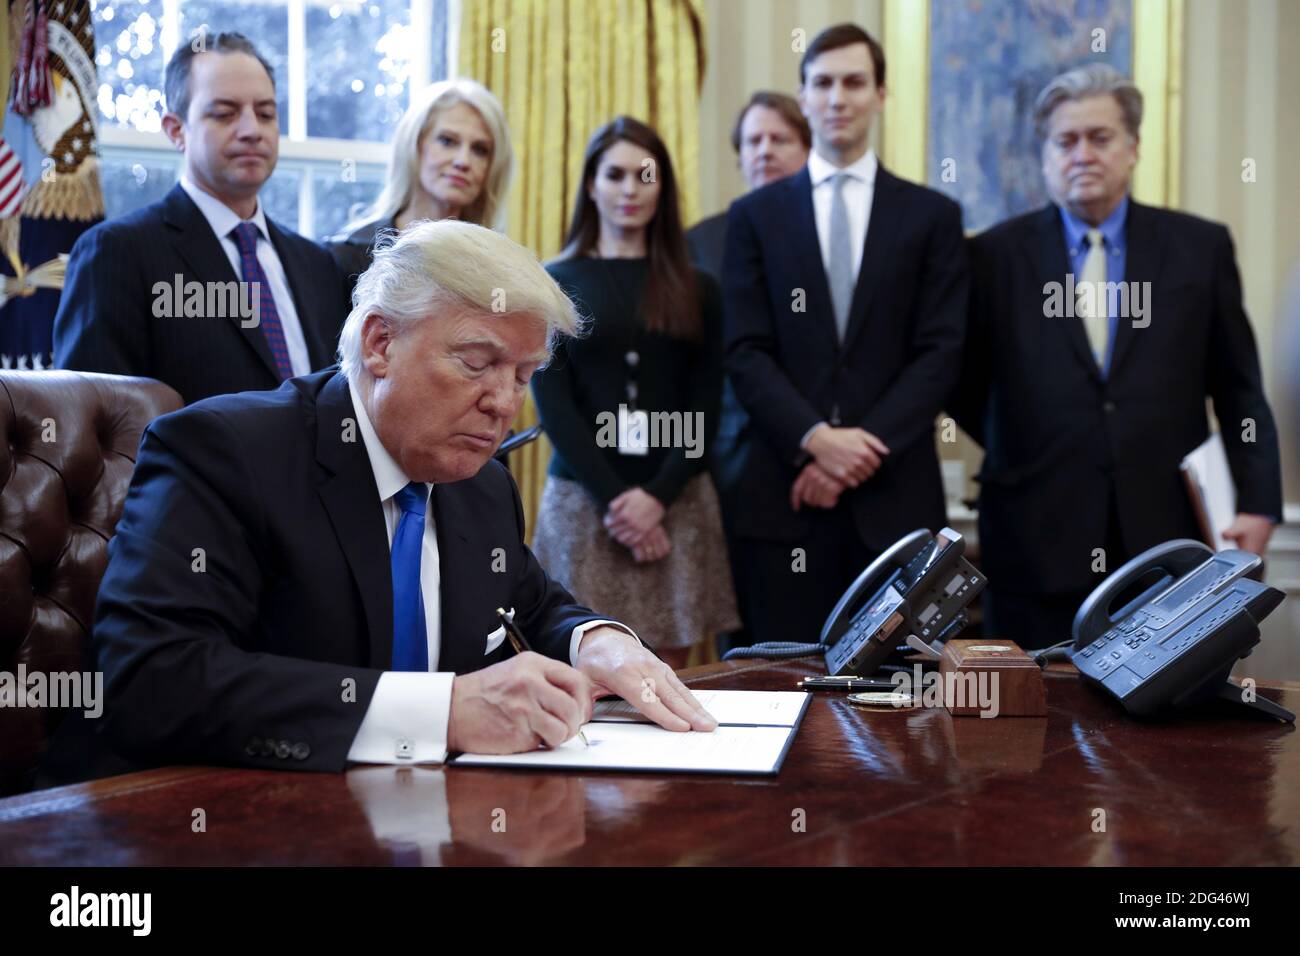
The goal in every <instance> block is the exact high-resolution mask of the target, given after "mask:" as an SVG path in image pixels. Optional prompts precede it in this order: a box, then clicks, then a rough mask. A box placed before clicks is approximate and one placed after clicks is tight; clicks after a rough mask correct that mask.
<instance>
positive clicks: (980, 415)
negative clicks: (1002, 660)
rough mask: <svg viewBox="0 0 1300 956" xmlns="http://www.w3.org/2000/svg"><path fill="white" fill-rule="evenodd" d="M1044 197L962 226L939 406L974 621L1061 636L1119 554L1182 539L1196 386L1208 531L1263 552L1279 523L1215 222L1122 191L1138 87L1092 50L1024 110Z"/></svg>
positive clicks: (1250, 351)
mask: <svg viewBox="0 0 1300 956" xmlns="http://www.w3.org/2000/svg"><path fill="white" fill-rule="evenodd" d="M1035 119H1036V122H1037V126H1038V134H1039V136H1040V138H1041V140H1042V164H1043V175H1044V178H1045V180H1046V183H1047V190H1048V193H1049V194H1050V196H1051V198H1052V203H1051V205H1049V206H1047V207H1045V208H1043V209H1040V210H1038V211H1036V212H1032V213H1029V214H1027V215H1024V216H1020V217H1018V218H1015V219H1011V220H1008V221H1007V222H1004V223H1002V224H1000V225H998V226H995V227H993V228H992V229H989V230H988V231H986V232H984V233H982V234H981V235H979V236H977V237H976V238H975V239H974V240H972V242H971V259H972V274H973V275H974V284H973V291H972V296H971V302H972V308H971V323H970V331H969V335H968V337H967V346H966V357H965V361H964V368H963V374H962V380H961V385H960V387H959V388H958V390H957V392H956V395H955V397H954V400H953V402H952V403H951V406H950V407H951V409H952V411H953V413H954V415H955V417H956V418H957V421H958V423H959V424H961V426H962V427H963V428H964V429H965V430H966V431H967V432H968V433H969V434H970V435H971V436H972V437H973V438H974V439H975V440H976V441H977V442H979V443H980V444H981V445H983V447H984V451H985V457H984V464H983V467H982V469H981V472H980V475H979V481H980V499H979V538H980V552H981V555H982V561H983V569H984V571H985V572H987V574H988V577H989V587H988V590H987V591H986V592H985V598H984V600H985V604H984V607H985V630H986V633H988V634H989V635H990V636H992V637H1005V638H1010V639H1012V640H1015V641H1018V642H1019V643H1021V644H1022V645H1024V646H1026V647H1043V646H1047V645H1049V644H1054V643H1056V642H1058V641H1063V640H1066V639H1068V638H1069V637H1070V631H1071V624H1072V621H1073V619H1074V614H1075V612H1076V611H1077V610H1078V608H1079V605H1080V604H1081V603H1082V602H1083V600H1084V599H1085V598H1086V597H1087V596H1088V594H1089V593H1090V592H1091V591H1092V590H1093V589H1094V588H1095V587H1096V586H1097V585H1098V584H1100V583H1101V581H1102V580H1103V579H1104V578H1105V576H1106V574H1107V573H1109V572H1111V571H1114V570H1115V569H1116V568H1117V567H1119V566H1120V565H1121V564H1122V563H1123V562H1124V561H1126V560H1128V559H1129V558H1130V557H1132V556H1133V555H1135V554H1138V553H1140V552H1142V551H1144V550H1146V549H1147V548H1150V547H1152V546H1153V545H1157V544H1160V543H1162V542H1165V541H1168V540H1170V539H1173V538H1200V536H1201V534H1200V530H1199V527H1198V523H1197V521H1196V518H1195V516H1194V513H1193V511H1192V507H1191V505H1190V502H1189V499H1188V495H1187V491H1186V490H1185V488H1184V485H1183V481H1182V477H1181V475H1180V473H1179V464H1180V463H1181V461H1182V459H1183V458H1184V456H1186V455H1187V453H1188V452H1190V451H1192V450H1193V449H1194V448H1196V447H1197V446H1198V445H1200V444H1201V443H1202V442H1203V441H1205V439H1206V438H1207V437H1208V436H1209V434H1210V429H1209V422H1208V420H1207V416H1206V407H1205V405H1206V399H1207V398H1208V399H1211V400H1213V402H1214V409H1215V414H1216V416H1217V418H1218V420H1219V425H1220V432H1221V434H1222V437H1223V441H1224V445H1225V446H1226V450H1227V455H1228V461H1229V463H1230V465H1231V470H1232V476H1233V479H1234V480H1235V483H1236V486H1237V512H1238V513H1237V516H1236V518H1235V520H1234V521H1233V522H1232V524H1231V526H1230V527H1228V528H1226V529H1216V530H1220V531H1223V532H1224V534H1225V535H1226V536H1227V537H1228V538H1229V539H1230V540H1232V541H1234V542H1235V543H1236V545H1237V546H1238V547H1241V548H1244V549H1246V550H1248V551H1254V552H1256V553H1259V554H1263V553H1264V550H1265V548H1266V547H1267V545H1268V539H1269V536H1270V534H1271V532H1272V528H1273V525H1274V523H1275V522H1277V521H1279V520H1280V519H1281V514H1282V492H1281V469H1280V465H1279V453H1278V442H1277V428H1276V426H1275V425H1274V422H1273V415H1272V412H1271V411H1270V410H1269V407H1268V402H1267V401H1266V400H1265V397H1264V392H1263V388H1262V385H1261V380H1260V370H1259V357H1258V355H1257V354H1256V350H1255V338H1254V335H1253V334H1252V333H1251V329H1250V322H1249V320H1248V319H1247V318H1246V313H1245V311H1244V310H1243V308H1242V299H1241V280H1240V278H1239V276H1238V273H1237V264H1236V259H1235V256H1234V254H1233V248H1232V239H1231V237H1230V236H1229V235H1228V230H1227V229H1226V228H1224V227H1223V226H1221V225H1219V224H1217V223H1212V222H1207V221H1206V220H1203V219H1198V218H1196V217H1195V216H1189V215H1187V214H1185V213H1180V212H1174V211H1172V210H1168V209H1157V208H1154V207H1151V206H1145V205H1142V204H1140V203H1137V202H1134V201H1133V200H1132V198H1130V196H1129V189H1130V184H1131V180H1132V174H1133V168H1134V166H1135V165H1136V164H1137V159H1138V130H1139V128H1140V126H1141V122H1142V95H1141V93H1140V92H1139V91H1138V90H1137V88H1136V87H1135V86H1134V85H1133V84H1132V82H1131V81H1130V80H1128V79H1127V78H1125V77H1123V76H1122V75H1120V74H1119V73H1117V72H1116V71H1115V70H1114V69H1112V68H1111V67H1108V66H1105V65H1104V64H1090V65H1088V66H1086V67H1081V68H1079V69H1075V70H1071V71H1069V72H1067V73H1064V74H1062V75H1061V76H1059V77H1057V78H1056V79H1054V80H1053V81H1052V82H1051V83H1050V84H1048V86H1047V87H1046V88H1045V89H1044V90H1043V92H1042V93H1041V94H1040V96H1039V98H1038V102H1037V105H1036V107H1035Z"/></svg>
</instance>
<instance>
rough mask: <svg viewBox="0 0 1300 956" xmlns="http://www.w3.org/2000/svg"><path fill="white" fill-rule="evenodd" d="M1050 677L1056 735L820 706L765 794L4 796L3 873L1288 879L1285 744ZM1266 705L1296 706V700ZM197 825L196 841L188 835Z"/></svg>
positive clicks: (439, 786)
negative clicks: (910, 873) (752, 869)
mask: <svg viewBox="0 0 1300 956" xmlns="http://www.w3.org/2000/svg"><path fill="white" fill-rule="evenodd" d="M819 672H822V670H821V667H820V663H819V662H818V663H816V664H814V663H813V662H810V661H807V660H805V661H796V662H786V663H780V664H777V663H765V662H758V661H746V662H730V663H726V664H715V665H710V666H708V667H703V668H696V669H693V670H691V671H686V672H683V674H682V676H683V678H684V679H686V680H687V682H688V684H690V685H691V686H693V687H701V688H704V687H726V688H736V689H753V690H791V689H793V688H794V684H795V681H796V680H797V679H798V678H799V677H801V676H805V675H808V674H812V673H819ZM1045 680H1046V684H1047V704H1048V716H1047V717H1045V718H1012V717H1007V718H997V719H994V720H988V719H981V718H978V717H961V718H953V717H951V716H949V715H948V713H947V712H946V711H943V710H934V709H926V710H906V711H865V710H861V709H858V708H856V707H854V706H853V705H851V704H849V703H848V702H847V701H845V700H844V698H843V696H841V695H837V694H825V693H818V694H816V695H814V697H813V700H812V702H811V703H810V705H809V708H808V711H807V714H806V715H805V717H804V721H803V725H802V727H801V728H800V730H799V732H798V735H797V736H796V738H795V741H794V743H793V745H792V746H791V748H790V751H789V754H788V755H787V757H786V761H785V765H784V766H783V767H782V769H781V772H780V773H779V774H777V775H776V776H774V777H735V776H720V775H685V774H679V775H654V774H645V773H638V774H628V773H593V774H579V773H557V772H542V771H526V770H525V771H521V770H495V769H486V768H457V767H446V768H443V767H428V768H423V767H400V768H398V767H358V768H356V769H353V770H350V771H348V772H347V773H342V774H337V775H331V774H310V773H292V772H271V771H261V770H230V769H217V768H208V767H174V768H168V769H163V770H155V771H149V772H145V773H138V774H129V775H126V776H122V777H115V778H111V779H108V780H101V781H96V782H93V783H89V784H82V785H78V786H73V787H62V788H59V789H56V790H46V791H41V792H37V793H31V794H25V795H22V796H18V797H11V798H9V799H7V800H0V864H11V865H12V864H73V865H83V864H95V865H114V866H116V865H136V864H163V865H191V864H198V865H206V864H220V865H231V864H252V863H256V864H291V865H296V864H309V865H310V864H362V865H412V864H433V865H437V864H443V865H448V864H494V863H522V864H616V865H618V864H652V865H657V864H744V865H784V864H818V865H820V864H859V865H881V864H983V865H1025V864H1031V865H1032V864H1068V865H1077V864H1104V865H1109V864H1123V865H1127V864H1139V865H1214V864H1226V865H1250V864H1284V865H1295V864H1296V863H1298V862H1300V737H1298V736H1297V735H1296V733H1295V732H1294V727H1292V726H1288V725H1283V724H1280V723H1277V722H1275V721H1271V720H1268V719H1263V718H1258V717H1254V716H1252V715H1251V714H1245V713H1238V712H1235V711H1233V710H1232V709H1231V706H1230V705H1211V709H1210V710H1209V711H1208V712H1202V713H1199V714H1196V715H1192V716H1183V717H1180V718H1178V719H1175V720H1167V721H1162V722H1158V723H1145V722H1138V721H1135V720H1132V719H1130V718H1128V717H1126V716H1124V714H1123V712H1122V711H1121V710H1120V709H1119V707H1118V705H1117V704H1114V703H1112V702H1111V701H1110V700H1109V699H1107V698H1105V697H1103V696H1102V695H1101V694H1099V693H1097V692H1095V691H1094V690H1093V689H1091V688H1088V687H1085V686H1083V685H1082V684H1081V683H1080V682H1079V680H1078V678H1077V676H1076V675H1075V674H1074V673H1073V671H1072V670H1069V669H1065V670H1061V671H1056V670H1052V671H1048V672H1047V673H1046V675H1045ZM1261 691H1262V693H1263V694H1264V695H1265V696H1269V697H1271V698H1273V699H1274V700H1277V701H1279V702H1280V703H1282V704H1283V705H1285V706H1287V707H1289V708H1291V709H1292V710H1296V709H1297V708H1300V685H1298V684H1277V685H1261ZM197 809H201V810H203V811H204V814H203V816H204V817H205V818H206V820H205V822H206V832H194V829H195V828H194V826H193V822H194V821H195V820H196V819H198V815H197V814H196V813H195V811H196V810H197ZM1098 811H1104V817H1103V815H1102V814H1101V813H1099V812H1098ZM1103 824H1104V830H1100V829H1099V828H1100V827H1101V826H1102V825H1103Z"/></svg>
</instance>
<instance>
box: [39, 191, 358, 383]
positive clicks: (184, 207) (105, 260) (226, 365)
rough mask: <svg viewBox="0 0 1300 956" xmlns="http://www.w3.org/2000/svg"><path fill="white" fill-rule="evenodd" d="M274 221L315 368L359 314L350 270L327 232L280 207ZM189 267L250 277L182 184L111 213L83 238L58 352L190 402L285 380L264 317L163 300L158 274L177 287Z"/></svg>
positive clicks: (62, 362)
mask: <svg viewBox="0 0 1300 956" xmlns="http://www.w3.org/2000/svg"><path fill="white" fill-rule="evenodd" d="M266 224H267V229H268V231H269V232H270V238H271V242H272V244H273V245H274V246H275V251H276V254H277V255H278V256H279V257H280V262H281V263H282V264H283V266H284V271H285V275H286V277H287V278H288V280H289V288H290V291H291V292H292V294H293V301H294V309H295V311H296V312H297V314H298V321H299V322H300V323H301V324H302V332H303V338H304V339H305V340H306V343H307V354H308V358H309V359H310V360H311V365H312V368H313V369H320V368H325V367H326V366H328V365H330V364H331V363H332V362H333V361H334V350H335V348H336V347H337V344H338V335H339V331H340V330H341V329H342V327H343V320H344V319H346V318H347V309H346V308H344V304H345V301H346V296H345V294H344V286H343V281H342V277H341V276H340V275H339V273H338V270H337V269H336V268H335V266H334V263H333V261H332V260H331V259H330V257H329V255H328V254H327V253H326V252H325V250H324V249H322V248H321V247H320V246H318V245H317V244H316V243H314V242H312V241H311V240H309V239H304V238H303V237H302V236H299V235H298V234H296V233H294V232H290V231H289V230H287V229H284V228H283V227H281V226H278V225H276V224H275V223H274V222H272V221H271V220H270V219H269V218H268V219H267V221H266ZM177 276H179V277H180V282H181V283H182V284H184V283H188V282H195V281H197V282H203V283H207V282H221V283H232V282H238V281H239V278H240V277H239V276H238V275H236V274H235V271H234V269H232V268H231V266H230V260H229V259H228V258H227V256H226V253H225V251H224V250H223V249H222V248H221V242H220V240H219V239H218V238H217V236H216V234H215V233H213V231H212V227H211V226H209V225H208V221H207V220H206V219H205V218H204V217H203V213H202V212H200V211H199V207H198V206H196V205H195V204H194V201H193V200H192V199H190V197H189V196H188V195H186V193H185V190H184V189H182V188H181V187H180V186H179V185H177V186H176V187H175V188H173V189H172V190H171V191H170V192H169V193H168V194H167V195H166V196H164V197H163V198H162V199H160V200H159V201H158V202H156V203H152V204H150V205H148V206H145V207H144V208H143V209H139V210H136V211H135V212H133V213H130V214H128V215H126V216H123V217H121V218H119V219H113V220H110V221H108V222H104V223H100V224H99V225H98V226H96V227H95V228H93V229H91V230H90V231H88V232H87V233H85V234H84V235H83V236H82V237H81V238H80V239H78V240H77V243H76V245H74V246H73V247H72V255H71V258H70V259H69V262H68V274H67V281H66V283H65V284H64V288H63V294H62V297H61V298H60V300H59V311H58V314H57V315H56V316H55V319H54V361H55V364H56V365H57V366H58V367H59V368H68V369H76V370H78V371H83V372H109V373H112V374H116V375H142V376H145V377H147V378H156V379H158V380H160V381H162V382H165V383H167V384H168V385H170V386H171V387H172V388H174V389H176V391H178V392H180V394H181V397H182V398H184V399H185V401H186V402H196V401H198V400H199V399H202V398H207V397H209V396H211V395H223V394H227V393H230V392H242V391H249V390H258V389H273V388H275V387H276V386H278V385H279V384H280V378H279V376H278V375H277V373H276V366H275V359H274V358H273V357H272V355H271V349H270V347H269V346H268V345H267V343H266V335H265V334H264V333H263V331H262V329H261V328H259V327H257V326H256V325H249V327H247V328H245V327H244V325H245V324H246V323H245V322H244V320H243V318H242V317H241V316H239V315H238V314H229V315H219V316H204V317H198V316H191V317H180V316H174V315H169V314H167V310H166V309H160V308H158V304H159V303H158V296H157V295H156V294H155V286H156V285H157V284H158V283H165V284H166V285H167V286H168V287H171V286H173V285H174V284H175V282H176V281H177ZM164 305H166V303H164ZM227 311H228V310H227ZM160 312H161V313H163V314H161V315H160V314H158V313H160Z"/></svg>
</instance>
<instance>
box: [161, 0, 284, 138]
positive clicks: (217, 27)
mask: <svg viewBox="0 0 1300 956" xmlns="http://www.w3.org/2000/svg"><path fill="white" fill-rule="evenodd" d="M180 8H181V36H182V37H192V36H194V34H195V33H196V32H197V31H198V30H199V29H200V28H201V27H206V28H207V31H208V33H209V34H213V33H221V32H223V31H225V32H230V31H234V32H236V33H242V34H243V35H244V36H246V37H248V38H249V39H250V40H252V41H253V44H254V45H255V46H256V47H257V51H258V52H259V53H261V54H262V56H263V57H265V58H266V61H267V62H268V63H270V64H271V73H272V76H274V77H275V105H276V110H277V112H278V113H279V114H280V132H281V133H287V132H288V131H289V9H288V7H287V6H285V3H284V0H271V2H262V3H258V2H252V3H248V2H243V3H240V2H234V0H181V4H180Z"/></svg>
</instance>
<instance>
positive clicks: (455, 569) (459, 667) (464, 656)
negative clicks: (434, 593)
mask: <svg viewBox="0 0 1300 956" xmlns="http://www.w3.org/2000/svg"><path fill="white" fill-rule="evenodd" d="M455 498H456V489H455V486H453V485H434V486H433V495H432V503H433V520H434V523H435V530H436V531H437V534H438V575H439V579H440V580H439V582H438V592H439V602H440V604H441V606H442V607H441V614H440V615H439V620H440V622H441V631H440V633H441V641H440V642H439V643H440V647H439V652H438V662H437V669H438V670H440V671H454V672H456V673H457V674H466V673H469V672H470V671H472V670H477V669H478V668H479V667H481V666H482V665H483V651H484V648H485V647H486V643H476V642H475V639H476V638H478V637H482V638H484V639H485V640H486V638H487V632H486V631H485V632H484V633H483V634H482V635H477V634H473V633H471V634H469V635H464V634H461V633H458V632H457V630H456V627H455V625H456V623H457V622H460V624H461V625H464V622H466V621H472V620H476V619H477V616H476V615H475V613H474V611H475V608H474V606H473V605H474V602H475V600H476V599H477V598H479V597H480V596H481V591H482V589H481V588H478V587H476V586H475V579H476V576H475V574H474V570H475V568H476V567H478V566H477V565H476V564H475V563H474V562H473V561H464V560H456V559H457V558H459V557H461V556H463V555H464V554H465V553H466V549H465V548H464V547H463V545H464V544H466V543H468V541H469V536H468V535H467V534H466V532H465V521H466V520H468V518H469V515H468V514H467V513H466V511H465V509H464V508H461V507H457V503H456V500H455ZM489 557H490V555H487V554H484V555H482V559H483V560H484V561H487V560H488V559H489Z"/></svg>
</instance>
